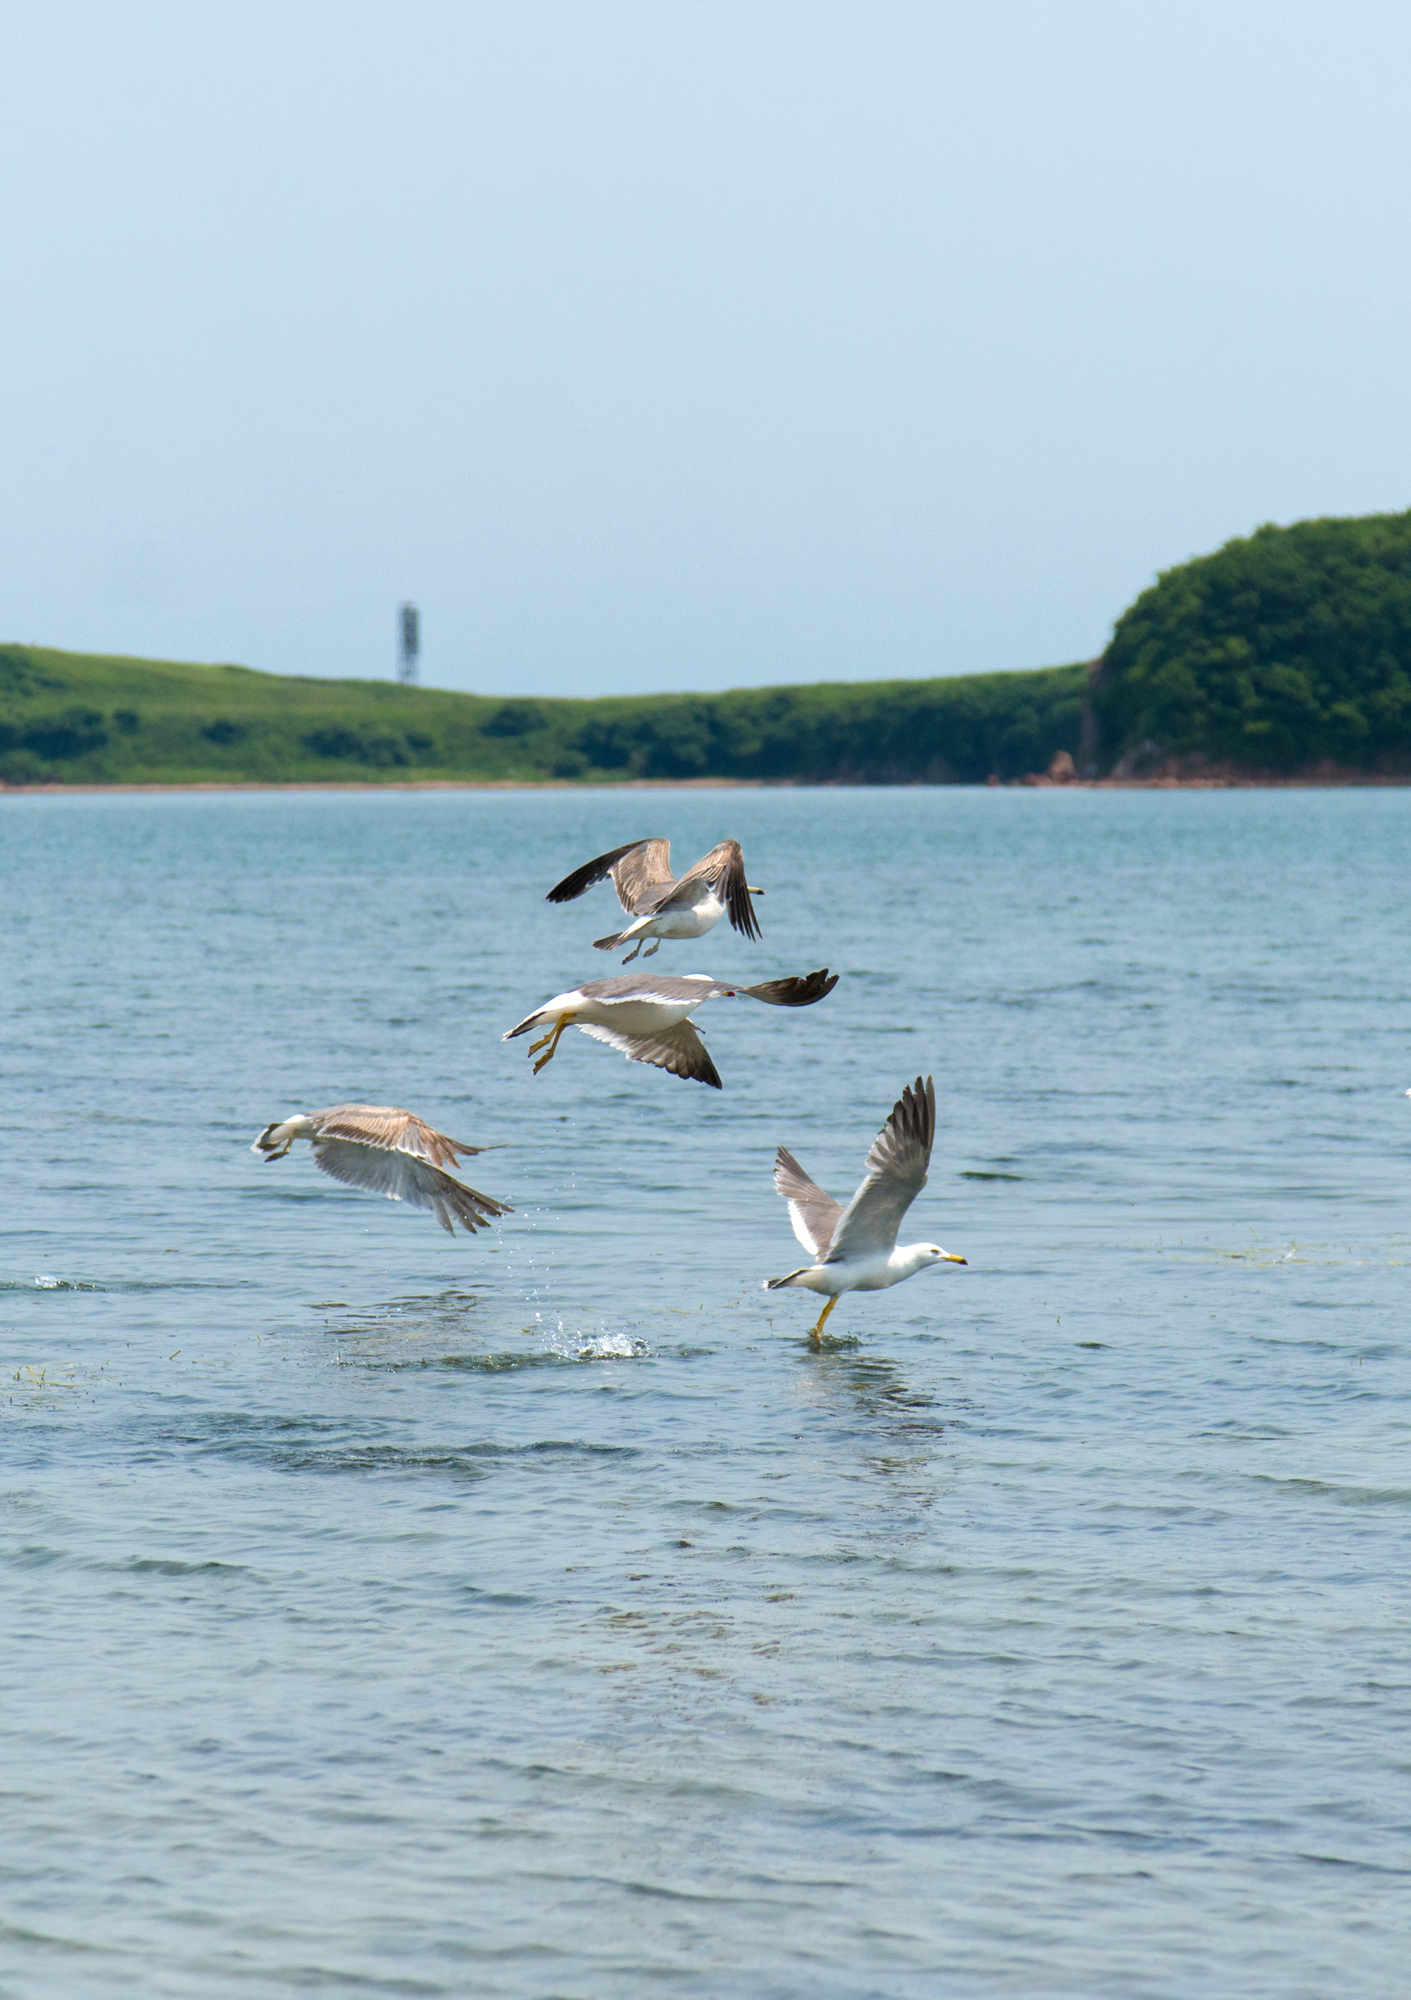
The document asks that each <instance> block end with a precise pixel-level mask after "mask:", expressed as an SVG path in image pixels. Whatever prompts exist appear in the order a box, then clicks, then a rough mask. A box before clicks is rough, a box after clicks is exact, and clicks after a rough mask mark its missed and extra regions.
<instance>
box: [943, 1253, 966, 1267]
mask: <svg viewBox="0 0 1411 2000" xmlns="http://www.w3.org/2000/svg"><path fill="white" fill-rule="evenodd" d="M946 1262H947V1263H948V1264H964V1263H965V1262H967V1259H966V1258H964V1257H957V1256H956V1254H955V1252H954V1250H947V1252H946Z"/></svg>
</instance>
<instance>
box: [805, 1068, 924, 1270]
mask: <svg viewBox="0 0 1411 2000" xmlns="http://www.w3.org/2000/svg"><path fill="white" fill-rule="evenodd" d="M935 1136H936V1086H935V1084H934V1083H932V1081H931V1079H930V1077H929V1076H928V1077H927V1078H926V1081H925V1082H924V1083H923V1082H922V1081H921V1078H920V1077H919V1076H918V1077H917V1079H916V1082H915V1083H914V1084H910V1083H909V1084H908V1085H907V1086H906V1089H905V1090H904V1091H903V1092H902V1094H901V1096H900V1098H899V1099H898V1100H897V1102H896V1103H895V1104H894V1105H893V1106H892V1115H891V1117H890V1118H889V1119H888V1120H887V1122H886V1124H885V1125H884V1126H883V1127H882V1129H881V1131H880V1132H879V1133H878V1134H877V1137H876V1138H875V1139H874V1140H873V1141H872V1149H871V1151H870V1152H869V1153H868V1155H867V1178H866V1179H865V1180H864V1181H863V1183H862V1186H861V1187H860V1188H859V1189H858V1191H857V1193H856V1194H855V1195H854V1196H853V1198H852V1200H851V1201H850V1202H849V1203H848V1205H847V1208H846V1209H845V1210H844V1212H843V1217H842V1220H841V1221H840V1222H839V1224H838V1227H837V1229H836V1230H835V1231H834V1233H833V1241H832V1244H831V1246H830V1248H829V1252H828V1257H829V1261H830V1262H832V1261H833V1260H834V1259H835V1258H838V1257H861V1256H866V1255H868V1254H869V1253H871V1252H875V1251H878V1250H887V1251H891V1250H894V1249H895V1248H896V1241H897V1231H898V1229H900V1227H901V1219H902V1217H903V1216H904V1215H905V1214H906V1211H907V1210H908V1209H909V1208H910V1207H911V1204H912V1203H913V1202H914V1201H915V1199H916V1197H917V1195H919V1194H920V1192H921V1190H922V1188H924V1187H925V1185H926V1169H927V1167H928V1166H929V1165H930V1163H931V1146H932V1142H933V1141H934V1139H935Z"/></svg>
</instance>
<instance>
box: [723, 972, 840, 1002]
mask: <svg viewBox="0 0 1411 2000" xmlns="http://www.w3.org/2000/svg"><path fill="white" fill-rule="evenodd" d="M839 976H840V975H839V974H838V973H836V972H829V970H828V968H827V966H826V965H825V966H824V967H823V968H822V970H821V971H818V972H804V973H800V974H799V975H798V976H797V977H796V978H793V979H766V980H765V982H764V984H763V985H762V986H741V987H738V988H737V989H736V990H737V992H740V993H748V994H749V996H750V998H751V999H752V1000H763V1001H764V1002H765V1003H766V1005H768V1006H770V1007H811V1006H813V1004H814V1002H815V1001H816V1000H822V999H824V998H826V996H827V995H828V994H830V993H831V992H832V991H833V988H834V987H835V986H836V985H837V983H838V979H839Z"/></svg>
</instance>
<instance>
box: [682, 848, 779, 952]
mask: <svg viewBox="0 0 1411 2000" xmlns="http://www.w3.org/2000/svg"><path fill="white" fill-rule="evenodd" d="M688 882H689V883H692V884H695V883H697V882H707V883H709V885H710V887H711V888H712V889H714V891H715V893H716V895H717V896H719V898H720V900H721V902H722V903H724V905H725V908H726V910H727V912H728V913H729V917H730V922H731V923H732V925H733V926H734V928H735V929H736V930H737V931H741V932H743V934H744V936H746V937H747V938H757V937H758V936H759V934H760V932H759V923H758V920H757V919H756V917H755V913H754V904H753V903H752V902H751V900H750V889H749V884H748V882H747V881H746V880H745V857H744V854H743V853H742V852H741V848H740V843H739V841H738V840H722V841H721V843H720V845H719V847H712V849H711V850H710V853H709V854H707V855H704V856H703V857H702V859H701V860H699V861H698V862H697V863H696V865H695V867H694V868H690V869H688V870H687V871H686V873H685V874H684V875H683V876H682V877H681V880H680V881H679V882H678V883H677V884H676V886H675V888H674V889H673V890H672V892H671V894H670V895H669V896H666V897H663V899H662V901H661V903H660V904H658V906H657V907H658V908H659V909H665V908H666V906H667V904H669V903H676V902H681V903H687V904H689V903H690V902H692V901H693V900H694V898H693V897H692V895H691V893H690V891H689V890H686V885H687V883H688ZM683 890H685V891H686V893H685V894H683V893H682V892H683Z"/></svg>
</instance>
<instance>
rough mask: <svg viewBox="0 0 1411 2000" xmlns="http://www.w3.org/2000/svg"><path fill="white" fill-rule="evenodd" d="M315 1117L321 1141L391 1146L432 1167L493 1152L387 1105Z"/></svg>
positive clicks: (343, 1107) (348, 1107) (335, 1109)
mask: <svg viewBox="0 0 1411 2000" xmlns="http://www.w3.org/2000/svg"><path fill="white" fill-rule="evenodd" d="M317 1117H318V1121H319V1131H320V1134H321V1135H322V1136H323V1137H324V1138H328V1139H351V1140H354V1141H361V1142H363V1143H365V1144H367V1145H369V1146H388V1147H395V1148H396V1149H397V1150H398V1151H399V1152H403V1153H417V1154H419V1155H420V1156H421V1158H422V1159H424V1160H430V1162H431V1164H432V1166H433V1167H456V1166H459V1165H460V1156H461V1155H462V1154H464V1155H465V1157H466V1158H467V1159H469V1158H470V1157H471V1155H472V1154H474V1153H484V1152H486V1151H493V1148H487V1147H485V1146H468V1145H467V1144H466V1142H465V1140H464V1139H448V1138H447V1137H446V1134H445V1133H444V1132H438V1131H437V1130H436V1127H435V1126H434V1125H428V1124H427V1123H426V1121H425V1119H424V1118H418V1117H417V1116H416V1115H415V1113H414V1112H411V1111H399V1110H396V1109H394V1108H393V1107H392V1106H391V1105H389V1104H335V1105H333V1106H332V1107H331V1108H330V1109H329V1110H327V1111H320V1112H319V1113H317Z"/></svg>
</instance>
